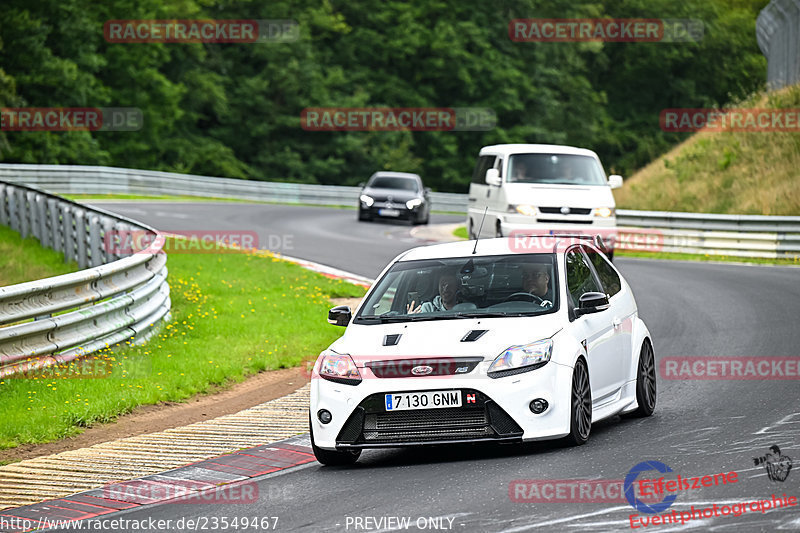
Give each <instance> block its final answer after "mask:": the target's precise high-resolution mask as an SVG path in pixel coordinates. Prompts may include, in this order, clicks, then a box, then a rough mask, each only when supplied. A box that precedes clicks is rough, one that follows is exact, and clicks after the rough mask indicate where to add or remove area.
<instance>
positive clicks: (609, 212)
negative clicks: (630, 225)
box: [594, 207, 616, 218]
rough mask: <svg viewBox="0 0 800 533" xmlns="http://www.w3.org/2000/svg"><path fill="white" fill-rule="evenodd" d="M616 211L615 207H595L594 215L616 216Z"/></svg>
mask: <svg viewBox="0 0 800 533" xmlns="http://www.w3.org/2000/svg"><path fill="white" fill-rule="evenodd" d="M615 211H616V210H615V209H614V208H613V207H595V209H594V216H596V217H603V218H608V217H611V216H614V212H615Z"/></svg>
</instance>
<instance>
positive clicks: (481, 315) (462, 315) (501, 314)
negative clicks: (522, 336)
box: [455, 311, 532, 318]
mask: <svg viewBox="0 0 800 533" xmlns="http://www.w3.org/2000/svg"><path fill="white" fill-rule="evenodd" d="M531 314H532V313H531V312H530V311H528V312H516V313H507V312H505V311H477V312H474V313H456V314H455V316H456V317H458V318H493V317H504V316H529V315H531Z"/></svg>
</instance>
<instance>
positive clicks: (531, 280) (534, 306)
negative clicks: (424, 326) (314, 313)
mask: <svg viewBox="0 0 800 533" xmlns="http://www.w3.org/2000/svg"><path fill="white" fill-rule="evenodd" d="M554 265H555V256H554V255H553V254H514V255H504V256H489V257H475V258H471V257H459V258H449V259H436V260H424V261H406V262H400V263H396V264H395V265H394V266H392V268H391V269H390V270H389V271H388V272H387V273H386V274H385V275H384V276H383V277H382V278H381V279H380V280H379V281H378V283H377V285H376V287H375V290H373V291H372V292H371V293H370V295H369V297H368V299H367V301H366V302H365V303H364V305H363V307H362V308H361V310H360V311H359V313H358V315H357V316H356V318H355V322H356V323H363V324H370V323H385V322H406V321H416V320H439V319H455V318H470V317H495V316H527V315H537V314H544V313H550V312H553V311H555V310H557V309H558V283H557V279H556V275H555V272H556V270H555V268H554Z"/></svg>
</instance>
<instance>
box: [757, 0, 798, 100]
mask: <svg viewBox="0 0 800 533" xmlns="http://www.w3.org/2000/svg"><path fill="white" fill-rule="evenodd" d="M756 38H757V40H758V46H759V48H761V52H762V53H763V54H764V55H765V56H766V57H767V85H768V86H769V88H770V89H780V88H781V87H786V86H787V85H794V84H796V83H800V0H772V2H770V3H769V4H767V7H765V8H764V9H762V10H761V13H759V14H758V19H757V20H756Z"/></svg>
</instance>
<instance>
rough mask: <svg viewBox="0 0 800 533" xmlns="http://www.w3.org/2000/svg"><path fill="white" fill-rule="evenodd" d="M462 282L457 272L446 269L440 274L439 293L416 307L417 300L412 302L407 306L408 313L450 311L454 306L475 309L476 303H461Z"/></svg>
mask: <svg viewBox="0 0 800 533" xmlns="http://www.w3.org/2000/svg"><path fill="white" fill-rule="evenodd" d="M460 286H461V282H460V281H459V279H458V276H456V274H455V272H452V271H446V272H444V273H442V275H441V276H439V294H438V295H436V296H434V297H433V300H432V301H430V302H425V303H423V304H422V305H418V306H416V307H415V302H411V303H410V304H409V305H408V306H407V307H406V310H407V313H408V314H413V313H436V312H441V311H450V310H453V309H454V308H456V307H457V308H459V309H460V308H465V309H475V304H472V303H459V301H458V296H459V292H458V291H459V288H460Z"/></svg>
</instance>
